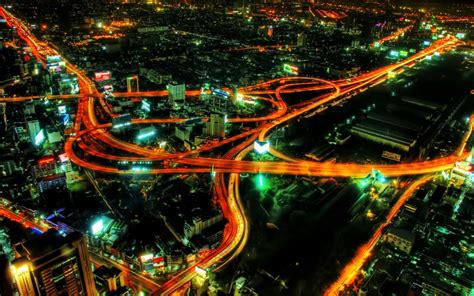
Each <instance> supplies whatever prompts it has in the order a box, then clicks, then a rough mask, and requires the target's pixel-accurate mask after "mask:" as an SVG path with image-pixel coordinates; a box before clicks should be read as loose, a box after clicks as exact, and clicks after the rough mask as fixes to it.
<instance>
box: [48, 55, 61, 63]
mask: <svg viewBox="0 0 474 296" xmlns="http://www.w3.org/2000/svg"><path fill="white" fill-rule="evenodd" d="M60 61H61V56H60V55H50V56H47V57H46V62H47V63H48V64H51V63H58V62H60Z"/></svg>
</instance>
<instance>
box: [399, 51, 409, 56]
mask: <svg viewBox="0 0 474 296" xmlns="http://www.w3.org/2000/svg"><path fill="white" fill-rule="evenodd" d="M400 56H401V57H407V56H408V52H407V51H406V50H401V51H400Z"/></svg>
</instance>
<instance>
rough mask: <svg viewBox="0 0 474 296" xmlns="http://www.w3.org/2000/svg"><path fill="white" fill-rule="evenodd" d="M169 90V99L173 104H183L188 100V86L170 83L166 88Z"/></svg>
mask: <svg viewBox="0 0 474 296" xmlns="http://www.w3.org/2000/svg"><path fill="white" fill-rule="evenodd" d="M166 89H167V90H168V99H169V101H170V103H171V104H175V103H176V104H179V103H183V102H184V100H185V98H186V85H185V84H178V83H176V82H173V83H170V84H168V85H167V86H166Z"/></svg>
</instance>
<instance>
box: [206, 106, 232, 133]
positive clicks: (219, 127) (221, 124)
mask: <svg viewBox="0 0 474 296" xmlns="http://www.w3.org/2000/svg"><path fill="white" fill-rule="evenodd" d="M226 117H227V115H226V114H224V113H222V112H216V111H214V112H211V115H210V116H209V121H208V122H207V123H206V128H205V129H204V134H205V135H207V136H211V137H216V138H223V137H225V122H226Z"/></svg>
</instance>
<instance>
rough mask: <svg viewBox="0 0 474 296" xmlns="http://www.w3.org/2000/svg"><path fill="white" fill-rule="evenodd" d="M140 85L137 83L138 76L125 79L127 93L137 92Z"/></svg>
mask: <svg viewBox="0 0 474 296" xmlns="http://www.w3.org/2000/svg"><path fill="white" fill-rule="evenodd" d="M139 91H140V85H139V82H138V75H132V76H129V77H127V92H139Z"/></svg>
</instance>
